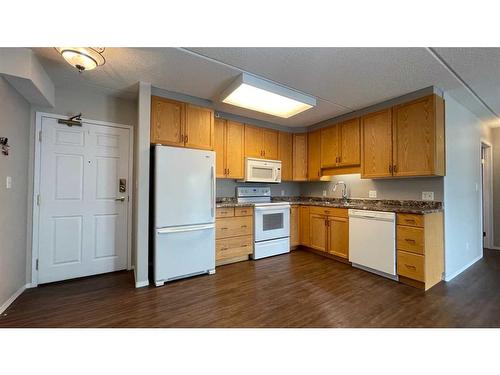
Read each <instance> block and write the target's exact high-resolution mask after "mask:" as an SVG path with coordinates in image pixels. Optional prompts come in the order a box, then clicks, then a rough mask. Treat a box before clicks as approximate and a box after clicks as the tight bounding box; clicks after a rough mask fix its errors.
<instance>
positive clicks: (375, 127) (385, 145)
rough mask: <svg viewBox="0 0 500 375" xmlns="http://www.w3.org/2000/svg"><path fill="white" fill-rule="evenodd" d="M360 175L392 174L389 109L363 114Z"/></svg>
mask: <svg viewBox="0 0 500 375" xmlns="http://www.w3.org/2000/svg"><path fill="white" fill-rule="evenodd" d="M361 123H362V125H361V126H362V143H363V147H362V150H363V151H362V152H363V155H362V159H361V177H363V178H374V177H390V176H392V115H391V109H386V110H384V111H380V112H376V113H371V114H369V115H366V116H363V117H362V119H361Z"/></svg>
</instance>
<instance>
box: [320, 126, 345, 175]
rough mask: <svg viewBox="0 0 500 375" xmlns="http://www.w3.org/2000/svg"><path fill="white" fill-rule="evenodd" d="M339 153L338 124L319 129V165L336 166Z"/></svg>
mask: <svg viewBox="0 0 500 375" xmlns="http://www.w3.org/2000/svg"><path fill="white" fill-rule="evenodd" d="M339 154H340V153H339V126H337V125H334V126H331V127H329V128H325V129H321V158H320V159H321V167H322V168H332V167H336V166H337V165H338V163H339V160H338V157H339Z"/></svg>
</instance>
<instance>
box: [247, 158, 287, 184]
mask: <svg viewBox="0 0 500 375" xmlns="http://www.w3.org/2000/svg"><path fill="white" fill-rule="evenodd" d="M243 181H245V182H266V183H274V184H278V183H280V182H281V161H280V160H267V159H255V158H245V178H244V180H243Z"/></svg>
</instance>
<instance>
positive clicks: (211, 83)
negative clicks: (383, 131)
mask: <svg viewBox="0 0 500 375" xmlns="http://www.w3.org/2000/svg"><path fill="white" fill-rule="evenodd" d="M34 50H35V52H36V54H37V55H38V57H39V58H40V60H41V62H42V64H43V65H44V67H45V69H46V70H47V73H48V74H49V75H50V77H51V78H52V80H53V81H54V83H55V85H56V86H58V87H73V86H75V85H87V86H91V87H94V88H95V89H98V90H101V91H104V92H106V93H109V94H112V95H118V96H123V97H135V95H136V84H137V82H138V81H144V82H150V83H151V84H152V85H153V86H155V87H158V88H162V89H166V90H169V91H175V92H179V93H182V94H187V95H191V96H196V97H199V98H203V99H209V100H212V101H213V102H214V106H215V108H216V109H218V110H220V111H224V112H229V113H233V114H236V115H240V116H246V117H252V118H256V119H259V120H263V121H268V122H272V123H275V124H279V125H285V126H290V127H302V126H308V125H312V124H314V123H317V122H320V121H323V120H326V119H328V118H331V117H335V116H339V115H341V114H344V113H348V112H351V111H353V110H356V109H361V108H363V107H366V106H369V105H372V104H375V103H378V102H381V101H384V100H388V99H391V98H394V97H397V96H401V95H404V94H407V93H409V92H412V91H416V90H419V89H422V88H424V87H428V86H436V87H438V88H440V89H442V90H444V91H449V92H452V93H454V94H455V95H454V96H456V97H457V99H459V100H460V101H461V102H462V103H463V104H465V105H468V106H469V107H470V108H471V109H472V110H473V111H474V112H475V113H476V114H477V115H478V116H481V117H482V118H485V117H490V118H491V117H492V113H491V112H490V111H489V110H488V109H487V107H485V106H484V105H483V104H482V101H484V103H487V105H488V106H489V107H490V108H491V109H492V110H493V111H494V112H497V113H500V96H499V95H498V93H499V88H500V77H498V75H495V73H496V72H495V70H496V67H497V66H498V64H497V63H498V62H500V61H499V60H500V50H499V49H468V48H448V49H441V48H438V49H434V50H433V51H431V50H428V49H426V48H189V49H183V48H108V49H106V51H105V57H106V60H107V63H106V64H105V65H104V66H102V67H100V68H99V69H96V70H93V71H89V72H84V73H82V74H79V73H78V72H77V71H76V70H75V69H74V68H72V67H71V66H69V65H68V64H66V63H65V62H64V60H63V59H62V58H61V57H60V55H59V54H58V53H57V52H56V51H55V50H54V49H52V48H35V49H34ZM242 71H246V72H249V73H253V74H256V75H259V76H262V77H264V78H267V79H270V80H272V81H275V82H278V83H281V84H283V85H286V86H289V87H291V88H294V89H296V90H299V91H302V92H304V93H307V94H311V95H313V96H316V97H317V98H318V105H317V107H315V108H313V109H311V110H308V111H306V112H303V113H301V114H299V115H297V116H294V117H292V118H290V119H280V118H277V117H274V116H269V115H264V114H260V113H257V112H253V111H249V110H245V109H240V108H237V107H233V106H229V105H226V104H223V103H220V102H219V101H218V98H219V95H220V93H221V92H222V91H223V90H224V89H225V88H226V86H228V85H229V83H230V82H231V81H232V80H233V79H235V78H236V77H237V76H238V75H239V74H240V73H241V72H242ZM456 74H458V75H459V76H460V78H457V76H456ZM464 82H465V85H464ZM467 86H468V87H467ZM469 88H472V91H471V90H469ZM475 94H477V95H478V96H479V97H480V99H478V98H477V97H476V96H475Z"/></svg>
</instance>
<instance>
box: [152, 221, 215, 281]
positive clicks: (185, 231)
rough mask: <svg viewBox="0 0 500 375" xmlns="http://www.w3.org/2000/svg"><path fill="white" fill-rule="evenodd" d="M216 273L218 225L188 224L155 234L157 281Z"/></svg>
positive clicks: (164, 229)
mask: <svg viewBox="0 0 500 375" xmlns="http://www.w3.org/2000/svg"><path fill="white" fill-rule="evenodd" d="M214 270H215V225H214V224H208V225H198V226H195V225H189V226H185V227H172V228H162V229H157V230H156V231H155V262H154V278H155V283H156V285H157V286H159V285H163V283H164V282H165V281H169V280H174V279H179V278H182V277H187V276H193V275H196V274H201V273H207V272H208V273H212V272H213V271H214Z"/></svg>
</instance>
